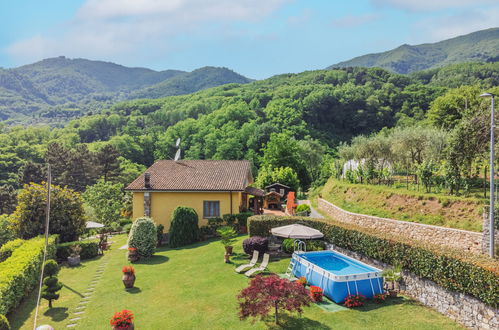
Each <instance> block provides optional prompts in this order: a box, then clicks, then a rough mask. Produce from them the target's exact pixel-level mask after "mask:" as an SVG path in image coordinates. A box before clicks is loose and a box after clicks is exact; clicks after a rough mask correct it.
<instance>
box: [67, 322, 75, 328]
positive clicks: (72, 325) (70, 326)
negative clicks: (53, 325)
mask: <svg viewBox="0 0 499 330" xmlns="http://www.w3.org/2000/svg"><path fill="white" fill-rule="evenodd" d="M74 327H76V323H73V324H68V325H66V328H74Z"/></svg>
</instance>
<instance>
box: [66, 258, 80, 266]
mask: <svg viewBox="0 0 499 330" xmlns="http://www.w3.org/2000/svg"><path fill="white" fill-rule="evenodd" d="M79 264H80V256H76V257H71V256H69V257H68V266H69V267H76V266H78V265H79Z"/></svg>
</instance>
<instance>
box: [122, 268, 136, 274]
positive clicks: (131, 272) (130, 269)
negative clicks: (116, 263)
mask: <svg viewBox="0 0 499 330" xmlns="http://www.w3.org/2000/svg"><path fill="white" fill-rule="evenodd" d="M121 271H122V272H123V273H125V274H126V273H128V274H132V275H134V274H135V268H133V266H123V268H122V269H121Z"/></svg>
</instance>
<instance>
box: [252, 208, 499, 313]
mask: <svg viewBox="0 0 499 330" xmlns="http://www.w3.org/2000/svg"><path fill="white" fill-rule="evenodd" d="M248 223H249V225H248V227H249V234H250V236H269V235H270V229H271V228H273V227H278V226H284V225H289V224H294V223H302V224H305V225H307V226H309V227H312V228H315V229H318V230H320V231H321V232H322V233H323V234H324V238H325V239H326V240H327V241H328V242H330V243H332V244H334V245H336V246H339V247H341V248H344V249H347V250H350V251H354V252H358V253H361V254H363V255H365V256H367V257H370V258H374V259H377V260H379V261H382V262H385V263H388V264H392V265H393V264H395V263H400V264H401V265H402V267H403V268H404V269H406V270H408V271H410V272H412V273H413V274H415V275H417V276H419V277H422V278H427V279H429V280H432V281H434V282H435V283H437V284H438V285H440V286H441V287H443V288H446V289H449V290H453V291H457V292H461V293H465V294H469V295H471V296H474V297H476V298H478V299H480V300H481V301H483V302H484V303H486V304H488V305H491V306H493V307H497V306H499V262H497V261H495V260H492V259H490V258H488V257H485V256H480V255H472V254H465V253H462V252H461V251H457V250H451V249H448V248H442V247H437V246H432V245H430V244H427V243H425V244H424V245H423V244H422V243H420V242H415V241H409V240H404V241H401V240H398V239H397V238H396V237H394V236H391V235H389V234H380V233H378V232H373V230H370V229H365V228H360V227H357V226H354V225H350V224H349V225H348V226H347V225H345V224H343V223H339V222H336V221H333V220H330V219H327V220H318V219H311V218H306V217H275V216H253V217H251V218H249V222H248Z"/></svg>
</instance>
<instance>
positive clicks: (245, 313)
mask: <svg viewBox="0 0 499 330" xmlns="http://www.w3.org/2000/svg"><path fill="white" fill-rule="evenodd" d="M237 298H238V300H239V308H240V311H239V318H240V319H241V320H244V319H247V318H248V317H253V318H256V317H258V316H259V317H260V318H264V317H265V316H267V315H269V314H270V313H271V312H272V311H275V322H276V324H278V323H279V318H278V312H279V309H284V310H287V311H288V312H298V313H301V312H302V311H303V309H302V307H303V306H309V305H310V302H311V299H310V296H309V294H308V291H307V289H305V288H304V287H303V285H301V284H300V283H298V282H291V281H289V280H288V279H285V278H280V277H279V276H277V275H270V276H267V277H263V276H261V275H258V276H257V277H255V278H254V279H252V280H251V282H250V285H249V287H247V288H246V289H243V290H242V291H241V293H240V294H239V295H238V296H237Z"/></svg>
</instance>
